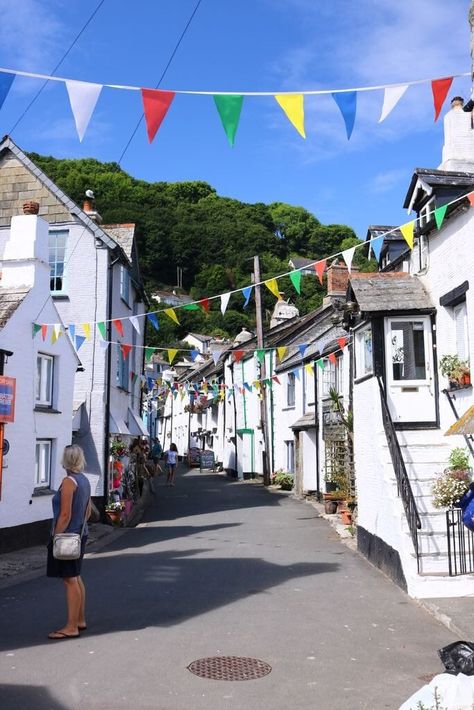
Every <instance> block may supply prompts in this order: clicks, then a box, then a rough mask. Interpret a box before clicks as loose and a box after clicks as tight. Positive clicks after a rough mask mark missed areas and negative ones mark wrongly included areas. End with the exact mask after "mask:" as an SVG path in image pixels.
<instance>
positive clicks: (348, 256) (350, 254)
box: [342, 247, 356, 273]
mask: <svg viewBox="0 0 474 710" xmlns="http://www.w3.org/2000/svg"><path fill="white" fill-rule="evenodd" d="M355 250H356V248H355V247H351V248H350V249H346V251H343V252H342V256H343V259H344V261H345V262H346V266H347V268H348V270H349V273H351V266H352V259H353V258H354V252H355Z"/></svg>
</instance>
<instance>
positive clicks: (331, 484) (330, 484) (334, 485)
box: [326, 481, 337, 493]
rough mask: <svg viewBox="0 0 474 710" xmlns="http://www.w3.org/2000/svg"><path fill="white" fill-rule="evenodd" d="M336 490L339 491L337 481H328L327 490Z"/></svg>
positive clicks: (328, 491) (329, 491)
mask: <svg viewBox="0 0 474 710" xmlns="http://www.w3.org/2000/svg"><path fill="white" fill-rule="evenodd" d="M334 491H337V483H335V482H334V481H326V492H327V493H334Z"/></svg>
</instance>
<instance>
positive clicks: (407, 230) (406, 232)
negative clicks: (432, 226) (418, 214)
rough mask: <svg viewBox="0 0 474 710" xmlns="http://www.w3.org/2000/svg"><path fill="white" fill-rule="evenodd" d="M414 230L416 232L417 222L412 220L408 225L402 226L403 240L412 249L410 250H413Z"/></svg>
mask: <svg viewBox="0 0 474 710" xmlns="http://www.w3.org/2000/svg"><path fill="white" fill-rule="evenodd" d="M414 230H415V220H414V219H412V221H411V222H407V223H406V224H402V226H401V227H400V232H401V233H402V234H403V238H404V240H405V241H406V243H407V244H408V246H409V247H410V249H413V235H414Z"/></svg>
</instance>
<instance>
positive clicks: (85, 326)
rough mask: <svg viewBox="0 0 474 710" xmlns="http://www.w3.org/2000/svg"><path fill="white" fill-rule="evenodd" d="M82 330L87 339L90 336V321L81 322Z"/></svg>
mask: <svg viewBox="0 0 474 710" xmlns="http://www.w3.org/2000/svg"><path fill="white" fill-rule="evenodd" d="M82 330H83V331H84V335H85V336H86V340H89V338H90V337H91V326H90V323H83V324H82Z"/></svg>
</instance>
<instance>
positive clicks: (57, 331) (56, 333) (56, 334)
mask: <svg viewBox="0 0 474 710" xmlns="http://www.w3.org/2000/svg"><path fill="white" fill-rule="evenodd" d="M60 333H61V326H60V325H58V324H57V323H56V324H55V325H53V332H52V333H51V343H52V344H53V345H54V343H55V342H56V340H57V339H58V338H59V334H60Z"/></svg>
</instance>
